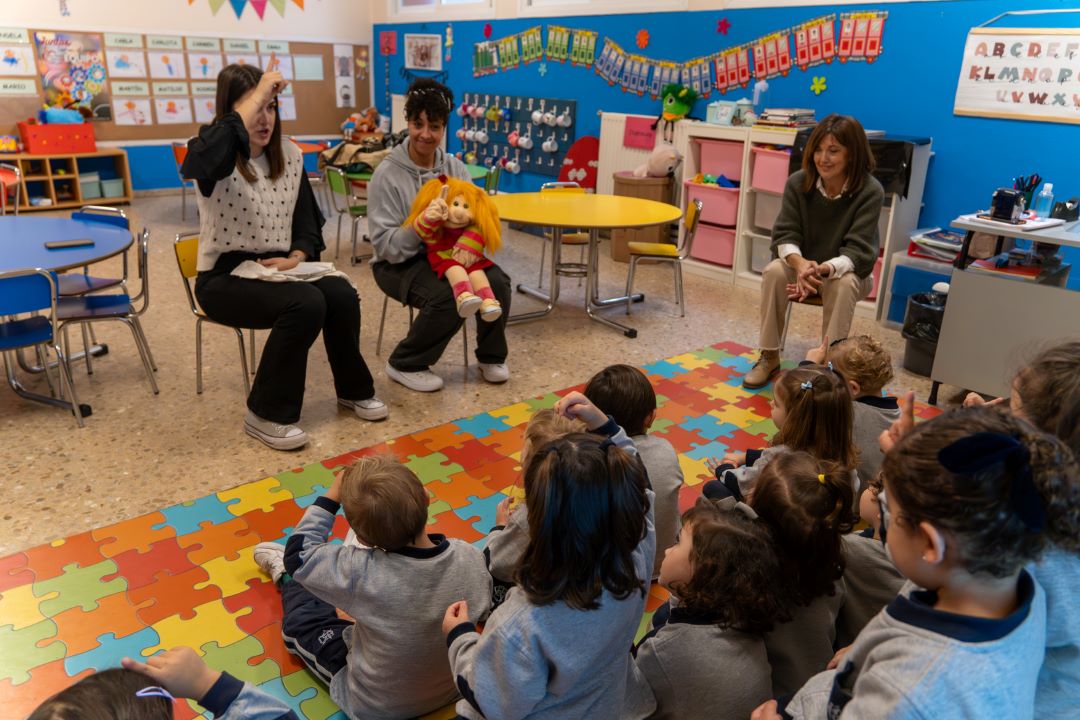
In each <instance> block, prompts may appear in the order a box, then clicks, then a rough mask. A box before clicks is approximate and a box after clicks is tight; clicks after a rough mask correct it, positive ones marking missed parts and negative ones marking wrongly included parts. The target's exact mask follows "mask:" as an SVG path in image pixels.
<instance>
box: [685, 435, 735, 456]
mask: <svg viewBox="0 0 1080 720" xmlns="http://www.w3.org/2000/svg"><path fill="white" fill-rule="evenodd" d="M727 451H728V446H727V445H726V444H724V442H723V439H720V440H713V441H712V442H707V443H705V444H704V445H698V446H696V447H695V448H694V449H693V450H688V451H687V452H684V453H682V454H683V455H685V456H686V457H688V458H690V459H691V460H708V459H709V458H713V457H714V458H716V459H717V460H719V459H720V458H722V457H723V456H724V455H725V454H726V453H727Z"/></svg>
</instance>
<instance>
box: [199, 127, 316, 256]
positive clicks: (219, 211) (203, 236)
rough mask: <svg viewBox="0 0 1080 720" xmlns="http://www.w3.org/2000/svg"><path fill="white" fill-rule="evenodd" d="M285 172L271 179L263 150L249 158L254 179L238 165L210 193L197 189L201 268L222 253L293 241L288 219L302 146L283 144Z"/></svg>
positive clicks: (278, 247) (269, 248)
mask: <svg viewBox="0 0 1080 720" xmlns="http://www.w3.org/2000/svg"><path fill="white" fill-rule="evenodd" d="M281 150H282V154H283V156H284V158H285V171H284V172H283V173H282V174H281V177H279V178H278V179H277V180H270V179H269V177H268V176H269V174H270V165H269V162H268V161H267V159H266V153H263V154H262V155H260V156H259V157H257V158H255V159H254V160H252V161H251V167H252V170H253V171H254V173H255V182H248V181H247V180H245V179H244V176H243V175H241V174H240V171H239V170H233V172H232V175H230V176H229V177H227V178H225V179H224V180H219V181H218V182H217V183H215V184H214V191H213V192H212V193H210V197H203V195H202V193H195V197H196V199H197V202H198V204H199V231H200V239H199V264H198V270H199V272H205V271H207V270H213V269H214V264H215V263H216V262H217V260H218V257H219V256H220V255H221V254H222V253H227V252H233V251H242V252H250V253H259V254H262V253H268V252H276V251H280V252H288V250H289V248H290V247H291V246H292V219H293V211H294V210H295V209H296V201H297V198H298V197H299V192H300V178H301V177H302V175H303V172H304V156H303V153H301V152H300V148H298V147H296V145H295V144H293V143H292V142H289V141H288V140H285V141H283V142H282V143H281Z"/></svg>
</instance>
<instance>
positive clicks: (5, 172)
mask: <svg viewBox="0 0 1080 720" xmlns="http://www.w3.org/2000/svg"><path fill="white" fill-rule="evenodd" d="M21 180H22V173H20V172H19V168H18V166H16V165H12V164H10V163H0V215H3V214H4V213H6V212H7V201H8V193H11V194H12V195H14V197H15V199H14V202H13V203H12V206H13V207H14V208H15V214H16V215H18V214H19V191H20V189H21V187H22V182H21Z"/></svg>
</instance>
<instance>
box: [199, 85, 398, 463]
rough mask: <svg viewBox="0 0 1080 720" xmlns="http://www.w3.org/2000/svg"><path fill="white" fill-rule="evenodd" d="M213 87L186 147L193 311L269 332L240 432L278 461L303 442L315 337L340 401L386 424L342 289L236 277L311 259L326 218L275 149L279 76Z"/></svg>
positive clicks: (300, 165) (332, 281) (353, 300)
mask: <svg viewBox="0 0 1080 720" xmlns="http://www.w3.org/2000/svg"><path fill="white" fill-rule="evenodd" d="M217 82H218V87H217V115H216V116H215V118H214V122H212V123H211V124H210V125H204V126H203V127H202V128H200V130H199V135H198V137H196V138H193V139H192V140H191V141H190V142H189V143H188V154H187V158H186V159H185V160H184V165H183V168H182V169H181V173H182V174H183V176H184V177H185V178H186V179H188V180H195V181H196V183H197V185H198V187H199V192H198V193H197V195H196V197H197V199H198V205H199V217H200V238H199V262H198V269H199V276H198V278H197V279H196V281H195V295H196V297H197V298H198V300H199V304H200V305H201V306H202V308H203V310H204V311H205V312H206V314H207V315H208V316H209V317H210V318H211V319H213V320H215V321H217V322H221V323H224V324H226V325H232V326H235V327H243V328H260V329H263V328H268V329H270V337H269V338H268V339H267V341H266V345H265V346H264V347H263V352H262V358H261V360H260V362H259V370H258V373H257V374H256V375H255V382H254V383H253V384H252V387H251V394H250V395H248V400H247V406H248V413H247V417H246V418H245V419H244V430H245V431H246V432H247V433H248V434H249V435H251V436H252V437H255V438H257V439H258V440H260V441H262V442H263V443H265V444H266V445H268V446H269V447H271V448H274V449H275V450H292V449H295V448H299V447H302V446H303V445H305V444H306V443H307V440H308V437H307V434H306V433H305V432H304V431H303V430H302V429H300V428H299V427H298V426H297V425H296V423H297V421H298V420H299V419H300V409H301V407H302V406H303V402H304V380H305V376H306V375H307V356H308V349H309V348H310V347H311V345H312V343H314V342H315V339H316V338H317V337H318V336H319V332H320V331H321V332H322V334H323V341H324V342H325V344H326V354H327V358H328V359H329V361H330V369H331V370H332V372H333V374H334V387H335V390H336V391H337V397H338V402H339V403H340V404H341V405H342V406H343V407H345V408H348V409H349V410H352V411H354V412H355V413H356V415H357V416H359V417H360V418H362V419H364V420H382V419H384V418H386V417H387V415H388V410H387V407H386V405H385V404H383V402H382V401H380V400H379V399H378V398H376V397H375V385H374V381H373V380H372V377H371V373H370V372H369V371H368V367H367V364H366V363H365V362H364V358H363V357H362V356H361V355H360V304H359V302H358V299H357V295H356V290H355V289H354V288H353V287H352V285H351V284H350V283H349V282H348V280H346V279H345V278H343V277H334V276H329V277H323V278H320V279H318V280H315V281H314V282H264V281H261V280H250V279H244V278H241V277H237V276H235V275H233V274H232V272H233V270H235V269H236V268H237V267H238V266H239V265H240V264H241V263H243V262H244V261H248V260H251V261H255V262H258V263H259V264H260V265H262V266H264V267H267V268H272V269H276V270H278V271H285V270H290V269H292V268H294V267H296V266H297V265H298V264H299V263H301V262H303V261H305V260H312V261H314V260H318V259H319V253H320V252H321V251H322V250H323V249H324V248H325V245H324V243H323V239H322V225H323V217H322V214H321V213H320V212H319V208H318V205H317V204H316V202H315V196H314V194H313V193H312V190H311V185H310V184H309V183H308V179H307V174H306V173H305V172H304V162H303V155H302V154H301V152H300V150H299V148H297V147H296V146H295V145H294V144H293V143H292V142H290V141H287V140H286V141H285V142H282V138H281V123H280V121H279V118H278V110H277V95H278V93H280V92H281V91H282V89H284V87H285V85H286V84H287V82H286V81H285V79H284V78H283V77H282V75H281V73H278V72H266V73H263V72H262V71H261V70H259V69H258V68H255V67H252V66H250V65H229V66H228V67H226V68H225V69H223V70H222V71H221V74H220V75H218V81H217Z"/></svg>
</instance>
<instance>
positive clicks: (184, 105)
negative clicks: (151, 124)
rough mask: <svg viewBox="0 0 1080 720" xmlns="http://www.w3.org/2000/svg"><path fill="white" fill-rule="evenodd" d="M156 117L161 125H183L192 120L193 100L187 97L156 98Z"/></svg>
mask: <svg viewBox="0 0 1080 720" xmlns="http://www.w3.org/2000/svg"><path fill="white" fill-rule="evenodd" d="M154 115H155V116H156V117H157V121H158V123H159V124H161V125H182V124H184V123H190V122H193V120H192V119H191V99H190V98H186V97H175V98H171V97H170V98H154Z"/></svg>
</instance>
